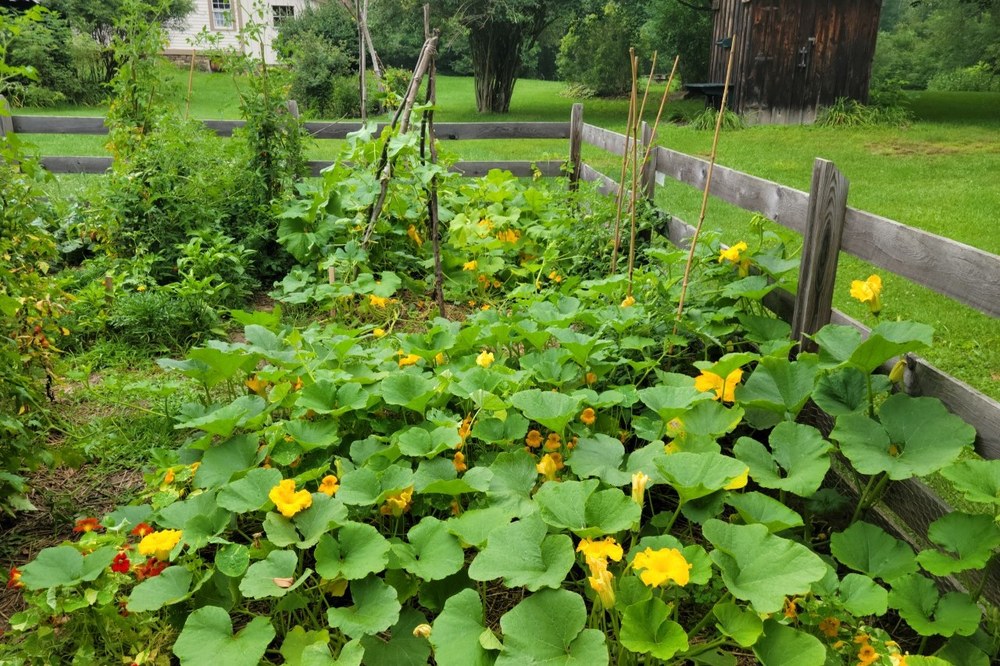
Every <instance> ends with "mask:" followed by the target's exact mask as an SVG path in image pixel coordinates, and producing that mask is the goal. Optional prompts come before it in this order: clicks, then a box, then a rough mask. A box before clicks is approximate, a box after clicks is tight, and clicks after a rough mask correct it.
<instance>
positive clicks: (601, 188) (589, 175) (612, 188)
mask: <svg viewBox="0 0 1000 666" xmlns="http://www.w3.org/2000/svg"><path fill="white" fill-rule="evenodd" d="M580 178H581V179H582V180H585V181H586V182H588V183H593V182H595V181H596V182H597V191H598V192H600V193H601V194H603V195H605V196H610V195H612V194H617V193H618V182H617V181H615V179H614V178H611V177H610V176H605V175H604V174H603V173H601V172H600V171H598V170H597V169H595V168H594V167H592V166H590V165H589V164H587V163H586V162H585V163H583V164H581V165H580Z"/></svg>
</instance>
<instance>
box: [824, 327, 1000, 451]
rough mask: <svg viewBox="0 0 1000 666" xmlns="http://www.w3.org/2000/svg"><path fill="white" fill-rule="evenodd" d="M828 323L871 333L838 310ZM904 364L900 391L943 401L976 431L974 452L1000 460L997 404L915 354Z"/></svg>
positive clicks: (885, 369) (884, 368)
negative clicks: (904, 369)
mask: <svg viewBox="0 0 1000 666" xmlns="http://www.w3.org/2000/svg"><path fill="white" fill-rule="evenodd" d="M831 321H832V322H833V323H834V324H841V325H845V326H853V327H854V328H856V329H858V330H859V331H861V335H862V336H864V337H868V334H869V333H871V329H870V328H868V327H867V326H865V325H864V324H862V323H861V322H860V321H858V320H857V319H854V318H853V317H849V316H848V315H845V314H844V313H843V312H841V311H839V310H834V311H833V314H832V316H831ZM906 361H907V369H906V373H905V376H904V378H903V387H904V390H905V391H906V392H907V393H908V394H910V395H923V396H928V397H932V398H937V399H938V400H940V401H941V402H943V403H944V405H945V407H947V408H948V411H950V412H952V413H954V414H956V415H957V416H960V417H962V419H963V420H964V421H965V422H966V423H968V424H969V425H971V426H972V427H973V428H975V429H976V442H975V448H976V453H978V454H979V455H980V456H982V457H983V458H988V459H991V460H992V459H997V458H1000V402H997V401H996V400H994V399H993V398H990V397H989V396H987V395H984V394H983V393H980V392H979V391H977V390H976V389H974V388H972V387H971V386H969V385H968V384H966V383H965V382H963V381H961V380H959V379H955V378H954V377H952V376H951V375H948V374H945V373H944V372H941V370H939V369H938V368H937V367H935V366H934V365H932V364H931V363H929V362H928V361H927V360H926V359H923V358H921V357H919V356H917V355H916V354H907V355H906ZM895 363H896V359H890V360H889V361H887V362H886V363H884V364H883V365H882V371H883V372H885V373H888V372H889V370H891V369H892V366H893V365H895Z"/></svg>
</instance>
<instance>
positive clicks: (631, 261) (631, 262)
mask: <svg viewBox="0 0 1000 666" xmlns="http://www.w3.org/2000/svg"><path fill="white" fill-rule="evenodd" d="M638 72H639V58H638V57H637V58H635V59H634V60H633V61H632V78H633V79H635V77H636V76H637V75H638ZM655 73H656V52H655V51H654V52H653V66H652V67H651V68H650V70H649V78H647V79H646V90H645V91H643V93H642V104H641V105H640V106H639V115H638V116H637V117H636V118H635V123H633V126H632V132H633V137H632V193H631V194H632V196H631V201H630V202H629V223H630V226H629V241H628V296H631V295H632V273H633V272H634V271H635V226H636V219H635V217H636V209H635V204H636V196H637V195H638V191H639V128H640V127H643V128H645V126H646V123H645V122H642V115H643V113H645V112H646V100H647V99H648V98H649V87H650V85H652V83H653V75H654V74H655Z"/></svg>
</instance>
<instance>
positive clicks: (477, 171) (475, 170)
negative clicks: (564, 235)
mask: <svg viewBox="0 0 1000 666" xmlns="http://www.w3.org/2000/svg"><path fill="white" fill-rule="evenodd" d="M434 129H435V131H436V130H437V126H436V125H435V127H434ZM563 166H565V162H563V161H561V160H547V161H538V162H528V161H518V162H456V163H455V164H453V165H452V166H451V169H450V170H451V171H454V172H456V173H460V174H462V175H463V176H465V177H467V178H475V177H478V176H485V175H486V174H488V173H489V172H490V171H492V170H493V169H500V170H501V171H510V172H511V173H512V174H514V175H515V176H517V177H519V178H531V177H532V176H534V175H535V170H536V169H537V170H538V171H540V172H541V174H542V175H543V176H546V177H554V176H560V175H562V170H563Z"/></svg>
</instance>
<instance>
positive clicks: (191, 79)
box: [184, 49, 197, 120]
mask: <svg viewBox="0 0 1000 666" xmlns="http://www.w3.org/2000/svg"><path fill="white" fill-rule="evenodd" d="M195 53H197V51H195V50H194V49H191V67H190V68H189V69H188V89H187V99H185V100H184V120H187V119H188V115H189V114H190V113H191V88H192V85H193V84H194V56H195Z"/></svg>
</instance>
